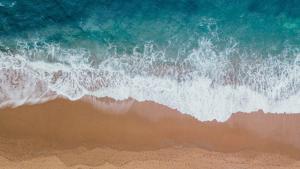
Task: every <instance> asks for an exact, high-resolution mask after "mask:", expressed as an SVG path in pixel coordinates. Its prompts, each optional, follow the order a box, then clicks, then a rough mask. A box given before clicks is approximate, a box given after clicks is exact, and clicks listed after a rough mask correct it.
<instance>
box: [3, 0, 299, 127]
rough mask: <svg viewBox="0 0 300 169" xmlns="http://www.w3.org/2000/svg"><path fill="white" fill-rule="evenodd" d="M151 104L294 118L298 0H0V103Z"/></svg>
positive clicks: (224, 114)
mask: <svg viewBox="0 0 300 169" xmlns="http://www.w3.org/2000/svg"><path fill="white" fill-rule="evenodd" d="M57 95H62V96H64V97H67V98H69V99H71V100H77V99H79V98H81V97H82V96H85V95H92V96H96V97H106V96H107V97H111V98H115V99H118V100H123V99H127V98H134V99H137V100H139V101H144V100H151V101H155V102H158V103H161V104H163V105H166V106H169V107H171V108H174V109H177V110H179V111H181V112H183V113H187V114H190V115H192V116H194V117H196V118H198V119H199V120H212V119H217V120H219V121H224V120H226V119H228V117H229V116H230V115H231V114H232V113H234V112H237V111H245V112H249V111H256V110H258V109H263V110H264V111H268V112H273V113H284V112H287V113H299V112H300V1H299V0H42V1H38V0H0V106H7V105H13V106H19V105H22V104H25V103H38V102H41V101H45V100H47V99H51V98H53V97H56V96H57Z"/></svg>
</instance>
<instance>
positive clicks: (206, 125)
mask: <svg viewBox="0 0 300 169" xmlns="http://www.w3.org/2000/svg"><path fill="white" fill-rule="evenodd" d="M91 100H93V102H94V104H93V105H92V104H91V103H90V102H91ZM95 100H96V99H94V98H89V97H87V98H85V99H84V101H83V100H80V101H73V102H72V101H68V100H65V99H56V100H53V101H49V102H47V103H43V104H39V105H24V106H20V107H17V108H5V109H1V110H0V169H2V168H3V169H10V168H16V169H27V168H39V169H40V168H49V169H55V168H58V169H59V168H76V169H79V168H82V169H85V168H130V169H132V168H196V169H198V168H211V169H218V168H228V169H229V168H230V169H245V168H300V161H299V160H300V130H299V129H300V115H299V114H266V113H263V112H253V113H248V114H246V113H236V114H234V115H232V117H231V118H230V119H229V120H228V121H226V122H223V123H220V122H216V121H212V122H200V121H198V120H196V119H194V118H193V117H191V116H189V115H184V114H181V113H180V112H178V111H176V110H173V109H170V108H168V107H165V106H162V105H159V104H156V103H153V102H135V101H133V100H128V101H124V102H116V101H114V100H112V99H109V98H105V99H100V100H99V99H98V100H97V101H95ZM97 102H98V103H101V104H103V103H105V104H107V105H113V106H114V107H116V105H122V106H123V108H124V105H130V106H127V108H126V109H124V110H126V111H115V110H118V109H107V108H105V109H101V108H99V106H95V104H97ZM124 103H125V104H124ZM127 103H128V104H127ZM129 103H130V104H129ZM101 104H97V105H101ZM125 107H126V106H125Z"/></svg>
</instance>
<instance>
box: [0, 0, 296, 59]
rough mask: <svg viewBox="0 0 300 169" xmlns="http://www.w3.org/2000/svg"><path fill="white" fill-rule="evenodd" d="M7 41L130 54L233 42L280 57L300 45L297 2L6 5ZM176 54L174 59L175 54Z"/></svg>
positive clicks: (0, 8) (22, 1)
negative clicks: (145, 48)
mask: <svg viewBox="0 0 300 169" xmlns="http://www.w3.org/2000/svg"><path fill="white" fill-rule="evenodd" d="M0 3H1V4H2V5H0V35H1V37H2V40H3V41H5V40H7V41H10V40H11V39H14V38H25V39H32V38H36V37H38V38H39V39H41V38H42V39H43V40H45V41H47V42H59V43H63V44H67V45H78V44H80V46H85V47H93V46H94V47H95V46H100V47H101V46H103V45H108V44H110V43H113V44H116V45H118V46H119V48H120V50H128V51H127V52H129V51H131V48H133V47H135V46H136V45H141V44H144V43H146V42H153V43H155V44H158V45H160V46H168V45H169V46H170V42H171V43H172V47H173V48H170V50H171V51H174V49H178V48H188V47H194V46H193V45H195V44H197V41H198V40H199V38H201V37H207V38H209V39H212V40H214V41H216V42H215V43H218V46H219V47H222V46H224V45H225V44H224V43H227V42H228V41H229V40H230V39H233V40H234V41H236V42H237V43H238V44H239V47H240V48H242V49H244V50H252V51H253V50H255V51H258V50H262V51H264V52H275V51H277V52H278V51H280V50H282V49H283V48H284V47H287V46H298V45H299V42H300V2H299V1H297V0H143V1H140V0H125V1H124V0H42V1H35V0H16V1H14V0H1V1H0ZM172 54H173V53H172Z"/></svg>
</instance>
